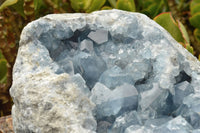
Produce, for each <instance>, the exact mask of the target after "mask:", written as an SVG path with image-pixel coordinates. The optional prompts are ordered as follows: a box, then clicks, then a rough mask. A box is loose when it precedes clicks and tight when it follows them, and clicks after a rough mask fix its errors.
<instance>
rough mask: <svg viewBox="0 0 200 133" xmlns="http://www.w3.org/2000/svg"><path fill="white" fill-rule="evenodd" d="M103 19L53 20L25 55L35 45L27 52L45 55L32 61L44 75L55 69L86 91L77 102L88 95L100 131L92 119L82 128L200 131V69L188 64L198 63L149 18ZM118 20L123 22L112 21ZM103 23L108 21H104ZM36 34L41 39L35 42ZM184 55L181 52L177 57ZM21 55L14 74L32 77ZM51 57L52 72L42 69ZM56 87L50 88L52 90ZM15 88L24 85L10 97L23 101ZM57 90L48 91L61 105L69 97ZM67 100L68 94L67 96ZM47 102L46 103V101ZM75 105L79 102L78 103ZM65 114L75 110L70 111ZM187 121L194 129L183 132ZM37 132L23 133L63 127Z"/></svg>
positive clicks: (111, 132)
mask: <svg viewBox="0 0 200 133" xmlns="http://www.w3.org/2000/svg"><path fill="white" fill-rule="evenodd" d="M99 13H100V15H98V12H96V13H94V14H96V15H97V16H96V17H94V19H93V17H92V15H91V16H90V15H88V16H85V18H84V17H81V16H79V17H74V20H70V19H67V21H69V23H71V25H67V24H65V21H66V20H62V19H61V20H59V22H57V20H56V18H53V17H51V16H47V17H46V18H42V19H41V20H39V21H35V22H34V23H33V24H32V27H37V28H36V29H35V31H34V29H33V28H32V27H31V30H33V31H31V30H30V29H29V30H28V31H29V32H30V38H31V39H29V40H28V41H27V40H26V39H24V40H23V41H21V47H26V45H28V44H29V45H30V46H29V47H28V49H29V51H28V52H30V53H28V52H27V53H28V54H30V55H31V54H32V55H36V54H35V53H34V52H35V51H37V48H40V49H42V50H43V53H44V55H43V54H42V52H40V53H39V56H38V57H37V56H36V57H35V58H34V59H30V60H31V61H30V62H33V64H34V63H35V62H37V61H38V62H39V67H42V70H43V69H46V67H49V68H50V69H51V70H52V71H53V73H54V74H55V75H58V76H59V75H62V74H65V73H67V74H69V79H66V82H67V83H68V82H70V83H71V82H72V83H74V84H75V86H76V87H77V88H79V90H82V92H81V93H80V94H79V93H77V94H76V91H75V92H74V93H75V94H76V95H75V96H74V97H75V98H76V99H79V98H78V96H77V95H78V94H79V95H85V96H86V97H88V99H89V100H91V101H92V102H93V103H94V104H95V108H94V109H91V110H92V111H93V116H94V117H95V121H96V123H97V125H95V122H94V121H93V119H92V118H91V117H89V118H87V116H86V115H85V116H84V120H83V121H84V122H83V123H82V125H81V127H83V128H85V129H88V130H91V131H93V132H97V133H106V132H108V133H124V132H125V133H130V132H137V131H138V132H139V131H142V132H150V133H151V132H152V133H153V132H157V133H161V132H166V131H168V130H170V131H171V132H170V133H175V132H177V131H180V132H183V131H189V130H193V129H199V128H200V124H199V123H200V119H198V117H200V116H199V114H198V111H200V110H199V108H200V103H199V102H198V104H195V105H193V102H192V101H199V98H197V96H196V95H198V93H197V92H198V90H200V89H199V86H198V84H199V73H198V69H193V68H192V67H191V66H190V64H192V63H190V60H188V59H187V58H188V57H190V56H191V55H190V54H189V53H187V52H186V51H184V50H183V49H182V48H180V47H179V44H176V42H175V41H174V40H173V39H172V38H171V37H170V36H169V35H168V33H166V31H165V30H163V29H162V28H160V27H159V26H158V25H157V24H156V23H154V22H153V21H151V20H149V19H148V18H147V17H146V16H143V15H141V14H132V13H131V14H129V13H127V12H122V11H118V10H112V11H110V12H108V11H102V12H99ZM112 13H114V14H115V15H116V16H114V17H113V14H112ZM94 14H93V15H94ZM102 15H103V16H104V17H106V18H107V19H108V20H101V19H102V17H103V16H102ZM110 17H111V19H109V18H110ZM100 18H101V19H100ZM144 20H145V21H146V22H145V21H144ZM73 21H76V22H78V23H79V22H80V25H78V26H77V25H76V24H77V23H75V24H73V23H72V22H73ZM104 21H105V22H104ZM61 22H63V23H61ZM144 22H145V23H144ZM119 24H121V25H119ZM116 27H117V28H116ZM42 29H43V30H42ZM26 32H27V31H26ZM35 32H36V33H38V32H39V33H38V34H37V35H35ZM26 36H28V35H26ZM32 38H34V39H32ZM30 40H31V41H32V43H30ZM24 43H27V44H26V45H25V44H24ZM179 48H180V49H181V50H182V51H181V50H178V49H179ZM24 49H26V48H24ZM32 49H33V50H32ZM20 50H22V51H21V53H22V54H19V56H18V60H17V62H16V65H15V66H16V67H15V73H18V72H19V73H23V71H25V72H26V70H19V66H20V65H23V64H26V59H23V57H21V56H20V55H24V54H23V52H24V51H23V49H22V48H21V49H20ZM19 53H20V51H19ZM183 53H186V54H187V55H186V56H185V55H184V54H183ZM40 56H41V57H40ZM27 57H28V56H27ZM45 57H48V60H47V63H46V64H48V63H49V62H50V63H49V64H48V65H46V64H45V63H44V62H43V61H44V60H45ZM49 57H50V59H49ZM191 58H193V57H191ZM19 64H20V65H19ZM35 64H36V63H35ZM17 65H19V66H17ZM25 66H26V65H25ZM30 71H31V73H33V76H34V74H36V75H37V72H38V71H39V69H38V68H37V67H36V66H34V67H33V68H31V69H30ZM52 71H51V72H52ZM18 75H19V74H18ZM52 81H53V80H52ZM52 81H51V80H49V82H50V84H51V82H52ZM45 83H46V82H45ZM27 84H28V83H27ZM41 84H42V83H41ZM56 84H57V82H56ZM16 85H17V83H15V82H14V85H13V87H12V89H11V94H12V96H13V98H14V99H20V98H19V97H18V96H15V95H16V94H15V93H16V91H14V88H17V87H16ZM36 86H37V85H36ZM58 86H59V87H61V89H62V87H63V88H69V84H67V85H65V79H62V82H60V81H59V82H58ZM66 86H68V87H66ZM53 87H54V88H55V92H54V89H52V88H53ZM53 87H52V88H50V90H49V91H47V92H48V93H47V94H49V97H51V96H52V95H51V93H56V96H55V98H57V96H59V95H61V96H63V95H64V94H61V92H62V91H61V92H59V93H57V92H56V87H57V86H54V84H53ZM76 87H75V89H76ZM24 88H26V87H24ZM72 88H73V87H72ZM26 89H27V92H29V90H30V91H31V95H32V94H34V93H33V92H34V91H33V90H31V89H29V88H26ZM26 89H25V90H26ZM23 91H24V90H23ZM51 91H53V92H51ZM66 91H67V89H66ZM27 92H26V93H25V91H24V92H23V93H22V95H25V94H29V93H27ZM45 92H46V91H45ZM64 92H65V89H63V93H64ZM195 92H196V93H195ZM82 93H83V94H82ZM70 94H71V93H70ZM72 94H73V93H72ZM39 95H41V94H39ZM67 96H69V95H67ZM52 97H54V96H52ZM69 97H70V96H69ZM81 97H82V96H81ZM27 98H28V97H27ZM23 99H24V98H23ZM28 99H29V98H28ZM83 99H84V98H83ZM31 100H32V99H31ZM59 100H60V99H59ZM70 100H71V99H70ZM19 101H20V100H19ZM21 101H23V100H21ZM41 101H45V100H43V99H42V98H41ZM47 101H48V98H47ZM60 101H61V100H60ZM83 101H84V100H83ZM14 102H15V105H16V107H14V109H15V110H14V109H13V110H14V111H13V112H17V111H16V110H17V109H18V108H17V106H18V104H19V103H18V102H17V100H16V101H15V100H14ZM79 102H80V101H79ZM84 102H85V101H84ZM22 103H23V102H22ZM46 103H48V104H44V108H45V109H46V110H48V111H52V110H53V109H54V108H55V105H54V101H48V102H46ZM23 104H24V103H23ZM25 104H27V105H28V106H27V108H29V105H30V110H31V111H32V107H31V105H32V103H31V102H25ZM73 104H76V102H74V101H73V102H72V105H73ZM34 106H35V108H34V110H36V112H37V108H38V110H39V109H40V108H39V105H37V103H34ZM41 106H43V105H41ZM63 106H66V107H65V108H67V107H71V105H66V104H65V103H64V104H63ZM80 106H81V107H80ZM80 106H78V107H80V108H78V107H77V108H78V109H81V110H82V106H84V104H83V105H82V104H80ZM87 106H89V105H87ZM25 108H26V107H25ZM26 110H28V109H26ZM75 110H76V109H75ZM31 111H30V112H31ZM80 112H81V111H80ZM84 112H86V111H85V110H84ZM65 113H66V112H64V114H63V115H65ZM30 114H31V113H30ZM14 115H15V114H14ZM68 115H69V114H68ZM60 116H62V114H60ZM194 116H195V117H194ZM22 117H24V116H22ZM65 117H66V118H68V117H70V116H65ZM85 117H86V118H85ZM25 118H26V117H25ZM38 118H40V117H38ZM54 120H55V121H56V119H54ZM15 121H16V122H15V123H17V122H19V121H20V120H17V118H16V120H15ZM63 121H65V119H63ZM180 121H181V122H182V123H183V124H185V125H186V127H187V128H181V127H182V126H183V125H181V124H180V123H179V122H180ZM197 123H198V124H197ZM176 124H177V125H176ZM16 125H17V124H16ZM22 125H23V124H21V125H20V126H22ZM168 125H174V126H178V127H180V129H177V130H176V131H174V132H173V131H172V130H173V126H172V127H171V128H170V129H166V127H168ZM20 126H19V127H20ZM34 126H35V125H33V126H32V127H31V128H30V127H28V126H26V127H25V128H23V129H24V130H20V131H27V130H28V131H33V132H40V131H51V130H52V131H54V130H55V131H56V130H58V131H61V130H59V128H58V127H56V128H55V129H54V128H51V126H50V127H48V126H47V127H48V128H50V129H51V130H49V129H48V128H47V129H48V130H46V129H45V130H43V127H40V128H39V129H38V130H37V131H36V130H35V129H34V128H33V127H34ZM36 127H37V126H36ZM17 128H18V127H17ZM71 128H72V127H69V128H68V127H67V128H66V130H65V128H64V129H63V130H62V131H61V132H67V131H68V130H69V129H71ZM25 129H26V130H25ZM16 130H17V129H16ZM69 131H71V130H69Z"/></svg>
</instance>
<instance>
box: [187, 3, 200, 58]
mask: <svg viewBox="0 0 200 133" xmlns="http://www.w3.org/2000/svg"><path fill="white" fill-rule="evenodd" d="M190 13H191V16H190V18H189V22H190V24H191V25H192V26H193V27H194V28H195V30H194V38H195V40H196V42H195V43H194V44H193V46H194V48H195V50H196V51H197V52H198V53H199V54H200V0H193V1H192V2H191V3H190ZM199 57H200V55H199Z"/></svg>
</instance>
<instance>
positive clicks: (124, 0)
mask: <svg viewBox="0 0 200 133" xmlns="http://www.w3.org/2000/svg"><path fill="white" fill-rule="evenodd" d="M113 8H116V9H121V10H126V11H131V12H135V11H136V12H141V13H144V14H146V15H147V16H149V17H150V18H152V19H154V20H155V21H156V22H157V23H159V24H160V25H161V26H163V27H164V28H165V29H166V30H167V31H168V32H169V33H170V34H171V35H172V36H173V37H174V39H176V40H177V41H178V42H179V43H180V44H181V45H183V47H185V48H186V49H187V50H188V51H190V52H191V53H192V54H194V55H195V56H196V57H200V55H199V54H200V0H0V116H2V115H7V114H9V113H10V110H11V105H12V100H11V98H10V96H9V88H10V86H11V84H12V77H11V76H12V68H13V64H14V61H15V58H16V54H17V49H18V44H19V37H20V33H21V31H22V29H23V27H24V26H25V25H26V24H27V23H29V22H31V21H33V20H35V19H37V18H39V17H42V16H45V15H46V14H51V13H66V12H68V13H74V12H82V13H90V12H93V11H96V10H109V9H113ZM160 13H161V14H160ZM193 47H194V49H193Z"/></svg>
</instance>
